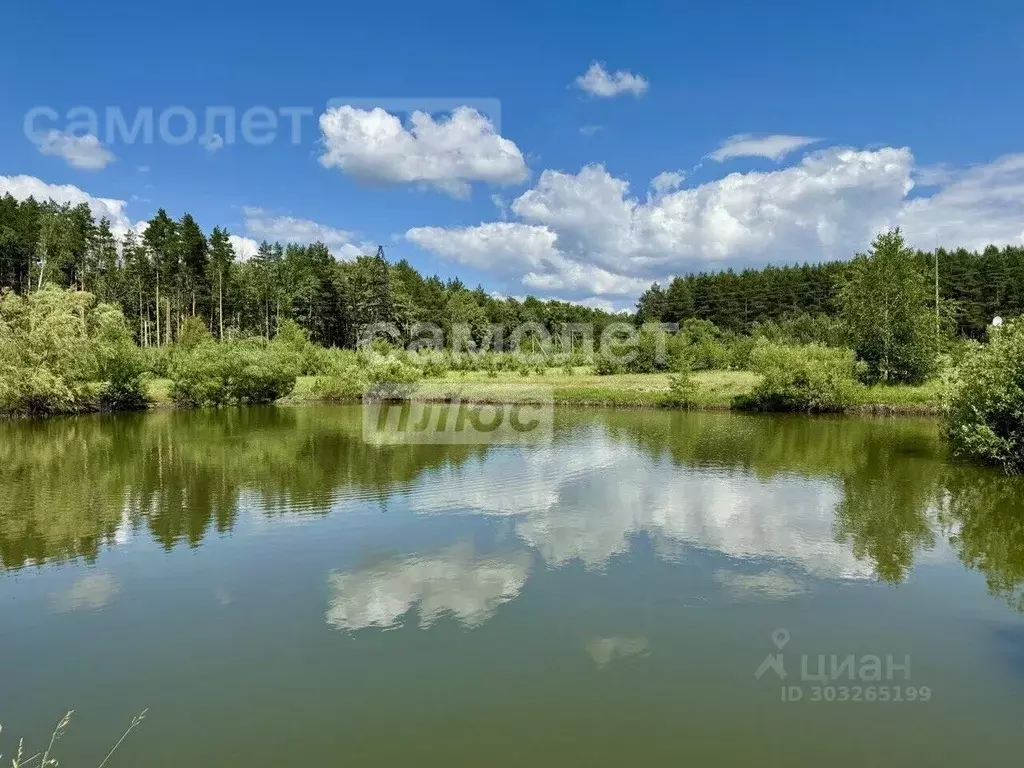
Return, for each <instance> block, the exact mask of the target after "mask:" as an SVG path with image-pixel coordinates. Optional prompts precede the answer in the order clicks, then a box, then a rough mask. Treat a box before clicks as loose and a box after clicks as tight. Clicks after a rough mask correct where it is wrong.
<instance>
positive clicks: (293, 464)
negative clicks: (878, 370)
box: [0, 407, 1024, 609]
mask: <svg viewBox="0 0 1024 768" xmlns="http://www.w3.org/2000/svg"><path fill="white" fill-rule="evenodd" d="M557 419H558V423H557V425H556V427H557V431H556V439H557V440H559V441H569V440H575V439H582V440H585V439H587V434H588V433H589V432H590V430H592V429H595V428H597V429H600V430H602V431H603V432H605V433H606V434H608V435H610V436H612V437H613V438H614V439H615V440H617V441H620V442H622V443H623V444H627V445H633V446H635V447H636V448H638V449H641V450H643V451H644V452H645V453H647V454H648V455H650V456H651V457H652V459H653V460H655V461H658V462H661V461H667V462H671V463H673V464H676V465H679V466H686V467H693V468H700V469H704V468H707V469H714V468H727V469H729V470H742V471H745V472H749V473H751V474H752V475H754V476H756V477H757V478H759V479H761V480H766V479H771V478H776V477H779V478H780V479H785V476H786V475H796V476H799V477H804V478H823V479H831V480H833V481H834V482H835V483H836V484H837V487H839V488H841V489H842V492H843V498H842V501H841V502H840V503H839V504H838V506H837V508H836V511H835V514H836V519H835V534H836V538H837V540H838V541H841V542H846V543H848V544H849V545H850V546H851V548H852V550H853V553H854V554H855V555H856V556H857V557H858V558H863V559H866V560H868V561H870V562H871V563H872V564H873V566H874V568H875V570H876V572H877V573H878V576H879V578H881V579H884V580H886V581H890V582H893V583H898V582H900V581H902V580H903V579H904V578H905V577H906V574H907V572H908V571H909V569H910V568H911V566H912V564H913V560H914V557H915V555H916V553H917V551H918V550H919V549H921V548H927V547H931V546H932V545H933V543H934V527H935V525H934V519H933V517H932V515H930V514H929V510H930V509H935V510H938V511H939V520H940V521H941V523H942V526H943V528H944V529H945V530H947V531H948V532H949V539H950V543H951V545H952V546H953V548H954V550H955V551H956V552H957V553H958V555H959V557H960V558H961V560H962V561H963V562H964V564H965V565H967V566H968V567H971V568H976V569H978V570H980V571H982V572H984V573H985V575H986V578H987V579H988V583H989V587H990V589H991V590H992V591H993V592H994V593H996V594H1000V595H1004V596H1006V597H1007V599H1009V600H1010V602H1011V603H1013V604H1015V605H1017V606H1018V607H1020V608H1022V609H1024V597H1022V591H1024V479H1021V478H1010V477H1005V476H1002V475H998V474H994V473H992V472H990V471H989V470H987V469H981V468H975V467H970V466H964V465H957V466H951V465H949V464H948V463H946V460H945V450H944V448H943V445H942V442H941V439H940V437H939V431H938V427H937V424H936V423H935V422H934V421H929V420H917V419H856V418H831V417H815V418H804V417H767V416H760V415H759V416H750V415H736V414H732V415H724V414H715V413H678V412H673V413H665V412H660V411H603V410H601V411H598V410H591V411H583V410H580V411H576V410H561V411H559V412H558V414H557ZM361 428H362V424H361V413H360V411H359V409H358V408H356V407H336V408H332V407H310V408H265V409H259V408H252V409H225V410H214V411H188V412H175V411H165V412H154V413H148V414H139V415H133V416H123V415H122V416H116V417H109V416H91V417H82V418H70V419H52V420H49V421H41V422H7V423H3V424H0V566H2V567H3V568H17V567H20V566H22V565H24V564H26V563H28V562H35V563H42V562H46V561H50V560H62V559H69V558H78V557H81V558H85V559H87V560H92V559H94V558H95V557H96V556H97V554H98V551H99V549H100V548H101V547H102V546H103V545H104V544H105V543H109V542H112V541H114V540H115V538H116V537H117V536H118V535H119V534H120V533H122V532H123V531H124V528H125V527H126V526H128V527H132V528H134V529H140V528H146V529H148V530H149V532H150V534H151V535H152V536H153V538H154V539H155V540H156V541H158V542H160V544H161V545H162V546H164V547H166V548H171V547H173V546H175V545H176V544H178V543H180V542H188V543H189V544H190V545H192V546H196V545H198V544H199V543H200V542H201V541H202V539H203V538H204V536H206V535H207V534H208V533H209V531H210V530H211V529H215V530H216V531H218V532H227V531H230V530H231V529H232V527H233V526H234V524H235V521H236V519H237V516H238V514H239V510H240V509H241V508H242V507H243V506H245V507H247V508H252V509H254V510H256V511H261V512H263V513H266V514H274V513H278V512H284V511H294V510H299V511H306V512H310V513H324V512H326V511H328V510H329V509H330V507H331V505H332V503H333V502H334V501H335V500H336V499H338V498H339V497H342V496H345V495H352V496H358V497H363V498H367V497H368V498H377V499H380V500H384V499H386V498H387V497H388V496H389V495H390V494H392V493H395V492H400V491H402V490H404V489H406V488H409V487H411V486H412V485H413V484H414V483H415V482H416V481H417V479H418V478H419V477H420V475H421V474H422V473H423V472H424V471H426V470H429V469H431V468H435V467H440V466H443V465H445V464H448V463H455V464H459V463H461V462H463V461H464V460H465V459H467V458H469V457H471V456H474V455H480V454H482V453H483V452H485V451H486V450H487V449H486V448H485V447H482V446H450V445H449V446H440V445H394V446H374V445H369V444H367V443H365V442H363V440H362V438H361Z"/></svg>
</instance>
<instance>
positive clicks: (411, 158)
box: [320, 105, 529, 197]
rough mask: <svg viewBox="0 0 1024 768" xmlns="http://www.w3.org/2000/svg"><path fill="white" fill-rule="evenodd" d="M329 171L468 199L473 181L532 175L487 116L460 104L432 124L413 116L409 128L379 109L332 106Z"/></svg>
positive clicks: (327, 132)
mask: <svg viewBox="0 0 1024 768" xmlns="http://www.w3.org/2000/svg"><path fill="white" fill-rule="evenodd" d="M320 132H321V140H322V145H323V153H322V154H321V155H320V163H321V165H323V166H324V167H325V168H338V169H339V170H342V171H344V172H346V173H349V174H351V175H353V176H355V177H356V178H360V179H364V180H368V181H374V182H384V183H391V184H399V183H418V184H424V185H427V186H432V187H435V188H437V189H439V190H442V191H443V192H446V193H447V194H450V195H452V196H453V197H467V196H468V195H469V193H470V183H471V182H474V181H482V182H486V183H489V184H517V183H521V182H523V181H525V180H526V179H527V178H528V176H529V171H528V169H527V167H526V161H525V160H524V159H523V153H522V152H520V151H519V147H517V146H516V145H515V143H514V142H512V141H511V140H509V139H506V138H505V137H503V136H501V135H500V134H499V133H498V132H497V131H496V130H495V127H494V125H493V124H492V123H491V121H490V120H489V119H487V117H486V116H484V115H482V114H480V112H478V111H477V110H475V109H473V108H471V107H466V106H461V107H457V108H456V109H455V110H454V111H452V113H451V115H450V116H449V117H447V118H441V119H438V120H436V121H435V120H434V118H433V117H431V116H430V115H429V114H427V113H426V112H413V114H412V116H411V117H410V119H409V125H408V126H405V125H403V124H402V121H401V120H400V119H399V118H398V117H397V116H395V115H393V114H390V113H389V112H386V111H385V110H383V109H381V108H379V107H377V108H374V109H371V110H364V109H358V108H356V107H352V106H349V105H344V106H340V107H332V108H331V109H328V110H327V111H326V112H324V113H323V114H322V115H321V116H320Z"/></svg>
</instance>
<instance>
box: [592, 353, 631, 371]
mask: <svg viewBox="0 0 1024 768" xmlns="http://www.w3.org/2000/svg"><path fill="white" fill-rule="evenodd" d="M625 372H626V367H625V366H624V365H623V364H622V363H620V362H619V359H618V357H617V356H616V355H615V354H609V353H608V352H604V351H602V352H598V353H597V356H596V357H595V358H594V373H596V374H597V375H598V376H614V375H616V374H619V373H625Z"/></svg>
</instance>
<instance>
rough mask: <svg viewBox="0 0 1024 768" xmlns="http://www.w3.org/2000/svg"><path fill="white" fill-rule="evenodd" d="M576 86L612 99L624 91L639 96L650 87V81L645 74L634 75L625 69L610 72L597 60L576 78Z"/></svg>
mask: <svg viewBox="0 0 1024 768" xmlns="http://www.w3.org/2000/svg"><path fill="white" fill-rule="evenodd" d="M576 87H577V88H579V89H580V90H582V91H585V92H587V93H589V94H590V95H591V96H597V97H598V98H602V99H610V98H613V97H615V96H620V95H622V94H623V93H631V94H633V95H634V96H636V97H637V98H639V97H640V96H643V95H644V93H645V92H646V91H647V89H648V88H649V87H650V83H649V82H647V79H646V78H645V77H644V76H643V75H634V74H633V73H632V72H629V71H627V70H624V69H620V70H618V71H616V72H609V71H608V70H607V69H605V66H604V64H602V63H600V62H597V61H595V62H594V63H592V64H591V65H590V68H589V69H588V70H587V71H586V72H584V73H583V74H582V75H579V76H578V77H577V78H576Z"/></svg>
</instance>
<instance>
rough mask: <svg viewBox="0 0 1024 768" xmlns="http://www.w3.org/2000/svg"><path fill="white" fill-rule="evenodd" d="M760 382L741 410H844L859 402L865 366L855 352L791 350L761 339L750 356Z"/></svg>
mask: <svg viewBox="0 0 1024 768" xmlns="http://www.w3.org/2000/svg"><path fill="white" fill-rule="evenodd" d="M751 365H752V367H753V369H754V370H755V371H757V372H759V373H761V374H762V379H761V381H760V382H759V383H758V384H757V385H756V386H755V387H754V389H753V390H752V391H751V393H750V394H749V395H744V396H741V397H739V398H737V399H736V402H735V405H736V407H738V408H744V409H748V410H759V411H841V410H843V409H844V408H847V407H849V406H850V405H852V404H853V403H854V402H855V401H856V396H857V391H858V389H859V388H860V384H859V383H858V382H857V377H858V375H860V373H861V368H862V365H861V364H859V363H858V362H857V360H856V358H855V357H854V354H853V351H852V350H849V349H841V348H835V347H822V346H819V345H816V344H811V345H807V346H803V347H791V346H786V345H782V344H774V343H772V342H768V341H764V340H763V339H762V340H759V341H758V343H757V345H756V346H755V347H754V351H753V352H752V353H751Z"/></svg>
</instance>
